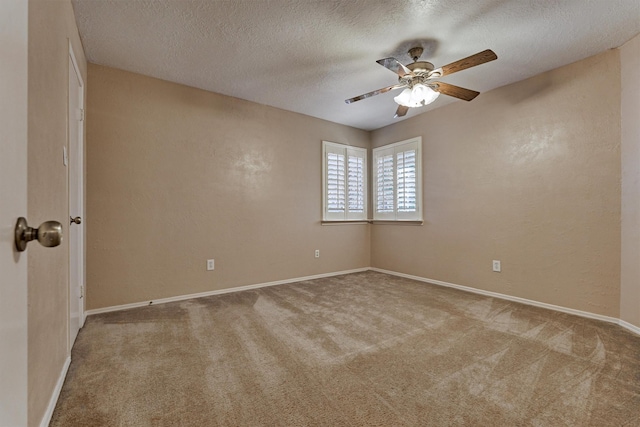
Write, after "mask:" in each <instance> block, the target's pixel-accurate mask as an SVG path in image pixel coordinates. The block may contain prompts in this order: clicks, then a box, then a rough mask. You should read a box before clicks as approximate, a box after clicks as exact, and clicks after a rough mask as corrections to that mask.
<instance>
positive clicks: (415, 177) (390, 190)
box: [373, 137, 422, 221]
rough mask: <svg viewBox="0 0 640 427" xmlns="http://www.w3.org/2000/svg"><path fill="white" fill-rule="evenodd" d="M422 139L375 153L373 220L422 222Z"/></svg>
mask: <svg viewBox="0 0 640 427" xmlns="http://www.w3.org/2000/svg"><path fill="white" fill-rule="evenodd" d="M421 147H422V138H421V137H417V138H412V139H408V140H406V141H401V142H396V143H395V144H390V145H385V146H383V147H380V148H376V149H374V150H373V168H374V173H375V176H374V179H373V210H374V212H373V219H374V220H376V219H377V220H391V221H402V220H405V221H422V197H421V196H422V190H421V185H420V184H421V181H422V179H421V177H422V168H421V161H420V159H421V154H420V151H421Z"/></svg>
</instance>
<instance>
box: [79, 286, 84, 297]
mask: <svg viewBox="0 0 640 427" xmlns="http://www.w3.org/2000/svg"><path fill="white" fill-rule="evenodd" d="M80 298H84V286H82V285H80Z"/></svg>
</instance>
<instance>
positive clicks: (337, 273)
mask: <svg viewBox="0 0 640 427" xmlns="http://www.w3.org/2000/svg"><path fill="white" fill-rule="evenodd" d="M368 270H369V267H363V268H356V269H353V270H344V271H334V272H332V273H323V274H315V275H313V276H305V277H295V278H292V279H285V280H276V281H275V282H265V283H256V284H254V285H246V286H237V287H235V288H226V289H217V290H214V291H207V292H200V293H197V294H188V295H178V296H175V297H169V298H160V299H154V300H151V301H142V302H134V303H131V304H123V305H114V306H111V307H104V308H96V309H94V310H87V311H86V312H85V314H86V315H87V316H91V315H94V314H100V313H109V312H112V311H120V310H127V309H130V308H136V307H145V306H148V305H156V304H166V303H168V302H176V301H184V300H187V299H193V298H202V297H208V296H211V295H221V294H228V293H230V292H240V291H246V290H249V289H258V288H265V287H267V286H275V285H284V284H287V283H295V282H302V281H305V280H313V279H322V278H323V277H331V276H340V275H342V274H350V273H360V272H362V271H368Z"/></svg>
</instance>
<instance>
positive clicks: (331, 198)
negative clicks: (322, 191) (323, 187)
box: [327, 153, 345, 212]
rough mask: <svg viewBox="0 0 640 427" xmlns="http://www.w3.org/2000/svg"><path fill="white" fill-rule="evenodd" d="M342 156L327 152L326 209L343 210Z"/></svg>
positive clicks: (332, 210)
mask: <svg viewBox="0 0 640 427" xmlns="http://www.w3.org/2000/svg"><path fill="white" fill-rule="evenodd" d="M344 166H345V165H344V156H343V155H340V154H335V153H327V211H328V212H344V208H345V191H344V184H345V177H344Z"/></svg>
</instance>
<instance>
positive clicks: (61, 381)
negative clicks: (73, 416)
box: [40, 356, 71, 427]
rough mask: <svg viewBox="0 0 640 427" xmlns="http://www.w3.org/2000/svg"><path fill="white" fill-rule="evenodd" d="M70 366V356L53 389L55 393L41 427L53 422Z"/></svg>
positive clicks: (52, 395)
mask: <svg viewBox="0 0 640 427" xmlns="http://www.w3.org/2000/svg"><path fill="white" fill-rule="evenodd" d="M69 365H71V356H68V357H67V360H65V361H64V365H63V366H62V371H61V372H60V376H59V377H58V382H57V383H56V387H55V388H54V389H53V393H52V394H51V398H50V399H49V406H47V411H46V412H45V413H44V416H43V417H42V421H40V427H47V426H48V425H49V422H51V417H52V416H53V411H54V409H56V403H58V397H59V396H60V392H61V391H62V385H63V384H64V379H65V378H66V377H67V371H68V370H69Z"/></svg>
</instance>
